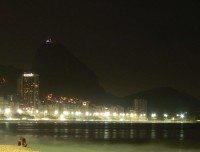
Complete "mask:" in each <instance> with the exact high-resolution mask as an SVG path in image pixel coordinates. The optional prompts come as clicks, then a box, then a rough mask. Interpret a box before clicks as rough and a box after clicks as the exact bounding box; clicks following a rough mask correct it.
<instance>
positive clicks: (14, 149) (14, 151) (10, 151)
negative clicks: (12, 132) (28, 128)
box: [0, 145, 40, 152]
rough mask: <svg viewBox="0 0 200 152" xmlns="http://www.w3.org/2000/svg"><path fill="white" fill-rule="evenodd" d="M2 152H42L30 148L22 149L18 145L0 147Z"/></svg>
mask: <svg viewBox="0 0 200 152" xmlns="http://www.w3.org/2000/svg"><path fill="white" fill-rule="evenodd" d="M0 152H40V151H38V150H33V149H31V148H29V147H22V146H17V145H0Z"/></svg>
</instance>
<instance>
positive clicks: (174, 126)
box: [0, 121, 200, 152]
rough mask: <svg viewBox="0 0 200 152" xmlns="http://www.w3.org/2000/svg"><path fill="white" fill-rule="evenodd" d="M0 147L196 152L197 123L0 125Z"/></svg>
mask: <svg viewBox="0 0 200 152" xmlns="http://www.w3.org/2000/svg"><path fill="white" fill-rule="evenodd" d="M0 136H1V138H0V144H12V145H13V144H17V141H18V138H19V137H20V136H23V137H25V138H26V140H27V143H28V147H31V148H32V149H35V150H40V151H41V152H56V151H59V152H123V151H124V152H161V151H162V152H197V151H198V152H199V151H200V123H123V122H120V123H118V122H117V123H114V122H113V123H110V122H36V121H34V122H29V121H23V122H20V121H19V122H18V121H15V122H13V121H11V122H7V121H2V122H0Z"/></svg>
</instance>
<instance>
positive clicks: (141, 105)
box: [134, 98, 147, 116]
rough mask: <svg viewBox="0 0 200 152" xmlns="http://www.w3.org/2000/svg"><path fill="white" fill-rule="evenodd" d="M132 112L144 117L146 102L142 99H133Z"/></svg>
mask: <svg viewBox="0 0 200 152" xmlns="http://www.w3.org/2000/svg"><path fill="white" fill-rule="evenodd" d="M134 110H135V112H136V114H137V115H142V116H146V114H147V101H146V100H144V99H140V98H137V99H134Z"/></svg>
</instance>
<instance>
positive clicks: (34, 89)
mask: <svg viewBox="0 0 200 152" xmlns="http://www.w3.org/2000/svg"><path fill="white" fill-rule="evenodd" d="M17 93H18V96H19V97H20V99H21V100H22V102H23V104H24V106H25V107H30V108H37V107H38V104H39V75H38V74H33V73H23V74H22V75H21V77H20V78H19V79H18V84H17Z"/></svg>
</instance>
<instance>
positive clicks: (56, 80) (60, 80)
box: [32, 40, 114, 104]
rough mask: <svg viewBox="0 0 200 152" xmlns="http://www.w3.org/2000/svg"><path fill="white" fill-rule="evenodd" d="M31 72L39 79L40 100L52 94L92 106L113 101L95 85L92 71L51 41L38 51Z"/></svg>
mask: <svg viewBox="0 0 200 152" xmlns="http://www.w3.org/2000/svg"><path fill="white" fill-rule="evenodd" d="M32 71H34V72H35V73H37V74H39V76H40V95H41V98H44V97H45V96H46V95H47V94H49V93H52V94H54V95H55V96H71V97H77V98H83V99H87V100H91V101H93V103H95V104H106V103H108V102H107V101H108V99H111V100H113V98H114V97H112V96H111V95H110V94H108V93H107V92H106V91H105V90H104V89H103V88H102V87H101V86H100V85H99V82H98V78H97V76H96V75H95V74H94V72H93V71H91V70H90V69H89V68H88V67H87V66H86V65H85V64H83V63H82V62H81V61H80V60H78V59H77V58H76V57H75V56H74V55H72V54H71V53H70V52H69V51H68V50H67V49H66V48H65V47H64V46H63V45H62V44H59V43H54V42H52V41H51V40H48V41H46V42H45V43H43V44H41V46H40V47H39V48H38V50H37V52H36V54H35V59H34V61H33V65H32Z"/></svg>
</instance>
